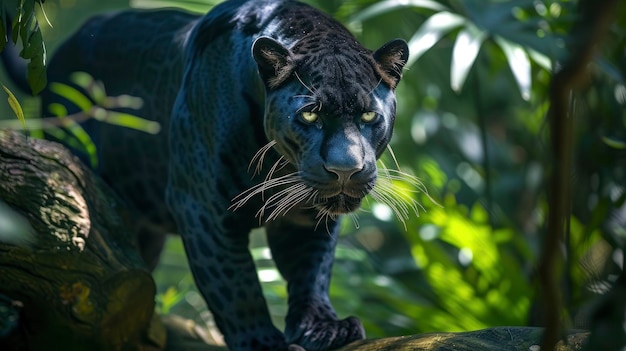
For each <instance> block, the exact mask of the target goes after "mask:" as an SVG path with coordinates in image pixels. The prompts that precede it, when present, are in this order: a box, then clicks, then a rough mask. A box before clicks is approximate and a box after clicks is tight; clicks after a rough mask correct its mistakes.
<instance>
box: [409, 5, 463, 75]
mask: <svg viewBox="0 0 626 351" xmlns="http://www.w3.org/2000/svg"><path fill="white" fill-rule="evenodd" d="M465 22H466V20H465V19H464V18H463V17H461V16H459V15H457V14H454V13H451V12H445V11H444V12H439V13H436V14H434V15H432V16H430V17H429V18H428V19H427V20H426V21H424V24H422V26H421V27H420V29H418V30H417V32H415V34H414V35H413V37H412V38H411V40H409V52H410V53H411V54H410V55H409V60H408V61H407V64H406V66H407V67H411V65H412V64H413V63H415V61H417V59H419V58H420V57H421V56H422V55H423V54H424V53H425V52H426V51H428V50H429V49H430V48H431V47H433V45H435V44H436V43H437V42H438V41H439V39H441V37H443V36H444V35H446V34H447V33H449V32H450V31H451V30H453V29H454V28H457V27H459V26H461V25H462V24H463V23H465Z"/></svg>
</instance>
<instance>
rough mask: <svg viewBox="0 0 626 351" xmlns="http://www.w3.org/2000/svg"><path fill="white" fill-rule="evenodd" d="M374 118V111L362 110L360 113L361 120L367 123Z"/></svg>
mask: <svg viewBox="0 0 626 351" xmlns="http://www.w3.org/2000/svg"><path fill="white" fill-rule="evenodd" d="M375 119H376V112H374V111H369V112H363V114H362V115H361V122H365V123H369V122H372V121H373V120H375Z"/></svg>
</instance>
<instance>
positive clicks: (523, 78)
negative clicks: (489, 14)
mask: <svg viewBox="0 0 626 351" xmlns="http://www.w3.org/2000/svg"><path fill="white" fill-rule="evenodd" d="M494 40H495V41H496V43H497V44H498V45H499V46H500V48H501V49H502V51H503V52H504V56H506V59H507V61H508V63H509V67H511V72H513V77H515V81H516V82H517V86H518V87H519V91H520V94H521V95H522V99H524V100H526V101H528V100H529V99H530V88H531V85H532V78H531V74H530V59H529V58H528V55H527V54H526V51H524V48H522V46H521V45H518V44H515V43H513V42H510V41H508V40H506V39H504V38H502V37H500V36H495V37H494Z"/></svg>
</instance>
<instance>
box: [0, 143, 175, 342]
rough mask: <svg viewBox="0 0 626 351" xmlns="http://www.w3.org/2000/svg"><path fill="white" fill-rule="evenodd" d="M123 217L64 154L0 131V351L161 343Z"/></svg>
mask: <svg viewBox="0 0 626 351" xmlns="http://www.w3.org/2000/svg"><path fill="white" fill-rule="evenodd" d="M122 211H123V206H121V204H120V201H119V200H118V199H117V198H115V196H113V194H112V192H111V191H110V190H109V189H108V188H107V187H106V185H104V184H103V183H102V182H100V181H99V180H98V179H97V178H96V177H94V176H93V174H92V173H91V172H90V171H89V170H88V169H87V167H85V166H83V165H82V163H81V162H80V161H79V160H78V159H77V158H75V157H74V156H72V155H71V154H70V152H69V151H67V150H66V149H65V148H64V147H62V146H60V145H59V144H56V143H52V142H48V141H43V140H36V139H30V138H26V137H24V136H22V135H21V134H18V133H16V132H9V131H0V349H2V350H48V349H53V348H54V349H68V350H83V349H84V350H88V349H92V350H94V349H95V350H99V349H102V350H112V349H122V348H124V349H150V348H151V347H152V346H155V347H157V348H158V346H159V344H160V345H163V343H164V332H161V333H159V332H158V331H159V329H158V324H157V323H155V322H153V311H154V295H155V285H154V282H153V280H152V278H151V276H150V274H149V273H148V272H147V271H146V270H145V269H144V267H143V263H142V261H141V258H140V257H139V254H138V251H137V250H136V247H135V242H134V238H133V237H132V236H131V235H130V232H131V231H130V230H129V226H128V224H127V223H126V222H125V221H124V220H123V218H124V215H125V214H124V213H123V212H122ZM24 219H25V220H24ZM3 223H4V225H3ZM155 321H156V320H155ZM151 326H152V327H151ZM159 335H161V336H159ZM150 338H152V339H153V340H150ZM127 345H136V347H130V348H129V347H127ZM151 345H152V346H151Z"/></svg>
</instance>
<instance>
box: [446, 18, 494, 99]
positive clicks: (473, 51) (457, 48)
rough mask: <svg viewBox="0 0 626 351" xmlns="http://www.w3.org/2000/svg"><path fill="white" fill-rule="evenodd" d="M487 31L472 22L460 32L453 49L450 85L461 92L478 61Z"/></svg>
mask: <svg viewBox="0 0 626 351" xmlns="http://www.w3.org/2000/svg"><path fill="white" fill-rule="evenodd" d="M485 36H486V33H485V32H483V31H481V30H480V29H478V28H477V27H476V26H474V25H473V24H471V23H468V24H467V26H466V27H465V28H464V29H463V30H461V32H459V35H458V36H457V37H456V41H455V42H454V48H453V49H452V64H451V66H450V86H451V87H452V89H453V90H454V91H456V92H460V91H461V89H462V88H463V84H464V83H465V80H466V79H467V75H468V73H469V71H470V69H471V68H472V65H473V64H474V61H476V57H477V56H478V52H479V51H480V46H481V45H482V43H483V41H484V40H485Z"/></svg>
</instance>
